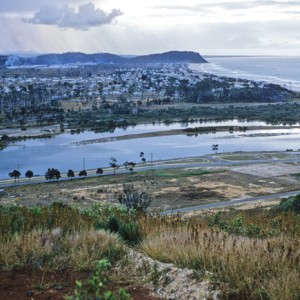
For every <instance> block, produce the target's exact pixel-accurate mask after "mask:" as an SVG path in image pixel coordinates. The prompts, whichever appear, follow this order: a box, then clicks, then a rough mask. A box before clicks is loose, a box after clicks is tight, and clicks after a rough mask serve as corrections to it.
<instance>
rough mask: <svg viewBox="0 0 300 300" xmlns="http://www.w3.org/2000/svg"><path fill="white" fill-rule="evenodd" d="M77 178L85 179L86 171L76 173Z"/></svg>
mask: <svg viewBox="0 0 300 300" xmlns="http://www.w3.org/2000/svg"><path fill="white" fill-rule="evenodd" d="M78 176H79V177H86V176H87V172H86V170H82V171H80V172H79V173H78Z"/></svg>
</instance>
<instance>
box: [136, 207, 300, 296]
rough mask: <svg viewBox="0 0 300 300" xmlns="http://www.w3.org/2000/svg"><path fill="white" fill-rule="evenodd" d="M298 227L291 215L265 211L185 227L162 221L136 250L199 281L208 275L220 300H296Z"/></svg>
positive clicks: (299, 290) (299, 289)
mask: <svg viewBox="0 0 300 300" xmlns="http://www.w3.org/2000/svg"><path fill="white" fill-rule="evenodd" d="M299 221H300V219H299V216H297V215H295V214H292V213H289V214H282V213H278V214H277V213H273V212H272V213H271V212H265V211H260V212H257V211H252V212H245V213H243V214H240V213H239V214H236V213H229V214H224V215H223V216H222V218H221V219H220V215H216V216H214V218H209V219H206V220H205V219H198V220H195V219H194V220H190V221H189V222H187V223H184V222H181V223H174V222H173V221H171V220H170V221H169V222H166V220H161V221H160V222H158V221H156V222H153V223H152V224H151V230H147V229H145V231H146V232H147V231H148V232H149V233H148V234H146V237H145V238H144V239H143V241H142V242H141V244H140V249H141V250H142V251H143V252H144V253H145V254H146V255H148V256H150V257H152V258H154V259H157V260H160V261H163V262H168V263H175V264H177V265H179V266H181V267H188V268H193V269H195V271H197V272H198V274H200V275H201V274H205V271H208V272H210V274H211V276H210V278H209V280H212V281H214V282H216V283H218V284H219V287H220V288H221V291H222V298H223V299H275V300H277V299H278V300H279V299H287V300H289V299H294V300H296V299H299V297H300V286H299V278H300V250H299V249H300V242H299V236H300V229H299V226H298V224H299ZM144 223H145V222H144ZM155 223H156V224H158V225H156V226H155ZM179 224H180V225H179Z"/></svg>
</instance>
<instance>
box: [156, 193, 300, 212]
mask: <svg viewBox="0 0 300 300" xmlns="http://www.w3.org/2000/svg"><path fill="white" fill-rule="evenodd" d="M299 193H300V190H299V191H292V192H286V193H278V194H272V195H267V196H259V197H253V198H246V199H232V200H230V201H225V202H217V203H210V204H203V205H197V206H192V207H184V208H178V209H170V210H165V211H162V212H161V213H160V214H161V215H162V216H165V215H171V214H177V213H188V212H193V211H200V210H205V209H212V208H218V207H228V206H234V205H236V204H240V203H247V202H253V201H259V200H270V199H276V198H285V197H290V196H295V195H297V194H299Z"/></svg>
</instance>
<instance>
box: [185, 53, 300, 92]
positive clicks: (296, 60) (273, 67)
mask: <svg viewBox="0 0 300 300" xmlns="http://www.w3.org/2000/svg"><path fill="white" fill-rule="evenodd" d="M205 59H206V60H207V61H208V62H209V63H208V64H191V65H190V68H191V69H193V70H195V71H200V72H205V73H210V74H215V75H219V76H226V77H233V78H243V79H249V80H254V81H258V82H261V81H264V82H269V83H275V84H280V85H281V86H283V87H285V88H288V89H291V90H294V91H300V56H299V57H270V56H255V57H248V56H245V57H242V56H241V57H233V56H224V57H205Z"/></svg>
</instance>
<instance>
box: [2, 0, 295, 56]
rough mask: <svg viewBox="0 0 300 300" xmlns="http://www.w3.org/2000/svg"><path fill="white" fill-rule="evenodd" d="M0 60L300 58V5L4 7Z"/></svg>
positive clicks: (210, 0) (148, 2)
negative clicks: (162, 55)
mask: <svg viewBox="0 0 300 300" xmlns="http://www.w3.org/2000/svg"><path fill="white" fill-rule="evenodd" d="M0 28H1V37H0V52H1V53H5V52H20V51H24V52H37V53H54V52H56V53H61V52H67V51H81V52H87V53H95V52H111V53H116V54H148V53H155V52H164V51H169V50H192V51H197V52H200V53H201V54H203V55H214V54H225V55H230V54H244V55H245V54H250V55H256V54H258V55H261V54H271V55H272V54H275V55H298V56H300V1H297V0H290V1H280V0H278V1H269V0H253V1H247V0H238V1H236V0H231V1H230V0H228V1H227V0H188V1H187V0H185V1H183V0H172V1H171V0H141V1H137V0H135V1H134V0H118V1H117V0H0Z"/></svg>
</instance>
